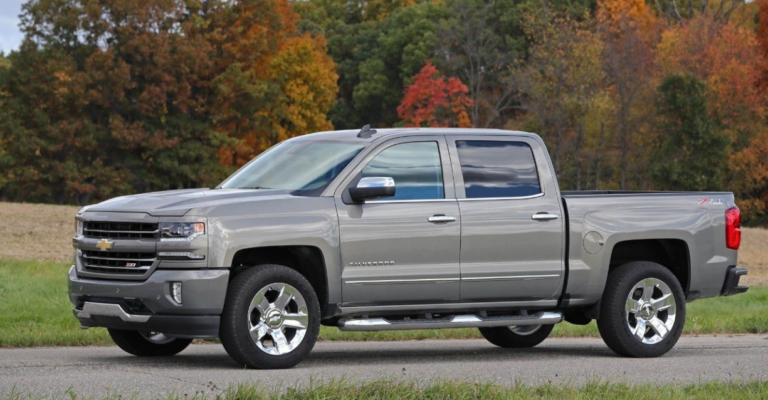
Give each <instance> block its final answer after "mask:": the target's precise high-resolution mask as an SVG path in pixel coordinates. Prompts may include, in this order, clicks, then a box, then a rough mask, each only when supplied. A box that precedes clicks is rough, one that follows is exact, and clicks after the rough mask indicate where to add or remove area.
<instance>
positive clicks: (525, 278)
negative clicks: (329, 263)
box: [344, 274, 560, 285]
mask: <svg viewBox="0 0 768 400" xmlns="http://www.w3.org/2000/svg"><path fill="white" fill-rule="evenodd" d="M556 278H560V275H555V274H553V275H513V276H477V277H470V278H424V279H380V280H368V281H346V282H344V284H345V285H391V284H397V283H446V282H456V281H518V280H522V281H532V280H538V279H556Z"/></svg>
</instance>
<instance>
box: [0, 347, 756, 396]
mask: <svg viewBox="0 0 768 400" xmlns="http://www.w3.org/2000/svg"><path fill="white" fill-rule="evenodd" d="M340 378H343V379H346V380H348V381H351V382H357V381H370V380H378V379H396V380H408V381H412V380H416V381H418V382H422V383H426V382H429V381H430V380H432V379H459V380H465V381H476V380H478V381H480V380H481V381H490V382H496V383H500V384H515V383H518V382H519V383H523V384H538V383H546V382H553V383H557V384H567V385H579V384H582V383H584V382H587V381H594V380H603V381H610V382H625V383H630V384H636V383H642V384H646V383H647V384H661V383H698V382H705V381H710V380H720V381H753V380H766V379H768V337H766V336H765V335H747V336H717V337H712V336H705V337H683V338H682V339H681V340H680V342H678V344H677V346H676V347H675V348H674V349H673V350H672V351H671V352H670V353H669V354H667V355H666V356H664V357H661V358H656V359H628V358H620V357H618V356H615V355H614V354H613V353H612V352H611V351H610V350H609V349H608V348H607V347H606V346H605V345H604V344H603V342H602V341H601V340H600V339H548V340H546V341H545V342H544V343H543V344H541V345H540V346H539V347H536V348H533V349H528V350H503V349H500V348H497V347H494V346H492V345H491V344H489V343H487V342H486V341H484V340H441V341H432V340H430V341H407V342H321V343H318V344H317V346H315V349H314V350H313V352H312V354H311V355H310V357H309V358H308V359H307V360H305V361H304V362H303V363H301V364H299V365H298V366H297V367H295V368H293V369H290V370H282V371H256V370H244V369H242V368H239V367H238V366H237V365H236V364H235V363H234V362H233V361H232V360H231V359H230V358H229V357H228V356H227V354H226V353H225V352H224V349H223V348H222V347H221V346H220V345H193V346H191V347H190V348H188V349H187V350H185V351H184V352H182V353H181V354H179V355H177V356H175V357H170V358H163V359H158V358H138V357H133V356H129V355H127V354H125V353H123V352H122V351H121V350H120V349H118V348H117V347H68V348H36V349H4V350H0V397H5V396H7V395H8V394H10V393H11V392H12V391H14V390H15V391H16V392H17V393H24V394H31V395H33V396H55V397H69V396H68V395H67V394H66V393H67V391H68V390H69V389H71V390H72V391H73V392H74V393H75V394H77V395H78V396H83V395H85V396H86V397H91V396H95V397H102V396H104V395H106V394H108V393H113V394H120V395H123V396H127V395H138V396H140V397H151V398H157V397H160V396H163V395H165V394H169V393H175V394H178V395H180V396H183V395H184V394H187V395H194V394H196V393H199V394H208V395H216V394H219V393H220V392H221V391H222V390H224V389H225V388H226V387H227V386H228V385H230V384H237V383H253V384H258V385H261V386H264V387H268V388H276V387H277V388H279V387H282V388H285V387H287V386H293V385H296V384H307V383H308V382H309V381H310V380H313V381H314V382H319V381H328V380H332V379H340ZM110 391H111V392H110Z"/></svg>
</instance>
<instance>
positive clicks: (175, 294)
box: [171, 282, 181, 304]
mask: <svg viewBox="0 0 768 400" xmlns="http://www.w3.org/2000/svg"><path fill="white" fill-rule="evenodd" d="M171 297H172V298H173V301H175V302H177V303H179V304H181V282H173V283H171Z"/></svg>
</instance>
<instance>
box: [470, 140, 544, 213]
mask: <svg viewBox="0 0 768 400" xmlns="http://www.w3.org/2000/svg"><path fill="white" fill-rule="evenodd" d="M456 149H457V150H458V152H459V162H460V163H461V173H462V176H463V177H464V190H465V192H466V197H467V198H468V199H479V198H493V197H522V196H531V195H535V194H539V193H541V186H540V185H539V174H538V173H537V171H536V162H535V161H534V159H533V151H531V146H528V145H527V144H526V143H522V142H505V141H482V140H460V141H456Z"/></svg>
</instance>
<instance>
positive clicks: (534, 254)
mask: <svg viewBox="0 0 768 400" xmlns="http://www.w3.org/2000/svg"><path fill="white" fill-rule="evenodd" d="M76 226H77V229H76V235H75V237H74V238H73V245H74V248H75V252H76V254H75V260H74V265H73V266H72V268H71V269H70V271H69V297H70V300H71V302H72V303H73V305H74V314H75V316H76V317H77V319H78V320H79V321H80V324H81V325H82V326H83V327H85V328H88V327H106V328H107V329H109V333H110V335H111V337H112V338H113V339H114V341H115V343H116V344H117V345H118V346H120V347H121V348H122V349H123V350H125V351H127V352H128V353H131V354H134V355H138V356H158V355H173V354H176V353H178V352H180V351H182V350H184V348H186V347H187V346H188V345H189V344H190V342H191V340H192V339H195V338H220V339H221V342H222V344H223V345H224V348H225V349H226V351H227V352H228V354H229V355H230V356H231V357H232V358H233V359H234V360H236V361H237V363H238V364H240V365H241V366H248V367H253V368H264V369H266V368H288V367H292V366H294V365H296V364H297V363H299V362H300V361H301V360H302V359H304V358H305V357H306V356H307V354H308V353H309V352H310V351H311V349H312V347H313V346H314V344H315V341H316V340H317V337H318V333H319V329H320V325H321V324H323V325H327V326H334V327H337V328H338V329H341V330H344V331H378V330H400V329H439V328H459V327H477V328H479V330H480V332H481V333H482V335H483V336H484V337H485V338H487V339H488V341H490V342H491V343H493V344H494V345H497V346H500V347H503V348H521V347H531V346H535V345H537V344H539V343H541V342H542V341H543V340H544V339H545V338H546V337H547V336H548V335H549V334H550V332H551V331H552V328H553V326H554V325H555V324H557V323H560V322H561V321H563V320H565V321H567V322H569V323H572V324H587V323H589V322H590V321H592V320H597V326H598V328H599V331H600V334H601V336H602V337H603V339H604V341H605V343H606V344H607V346H608V347H609V348H611V349H612V350H613V351H615V352H616V353H618V354H620V355H623V356H630V357H654V356H660V355H662V354H665V353H666V352H667V351H669V350H670V349H671V348H672V347H673V346H674V345H675V343H676V342H677V340H678V338H679V337H680V335H681V333H682V330H683V325H684V323H685V311H686V303H687V302H690V301H693V300H697V299H703V298H707V297H715V296H728V295H733V294H737V293H742V292H744V291H746V290H747V288H746V287H744V286H740V285H739V278H740V276H742V275H744V274H746V273H747V271H746V269H744V268H739V267H737V250H738V248H739V244H740V240H741V231H740V215H739V209H738V208H737V207H736V205H735V203H734V196H733V194H732V193H729V192H627V191H579V192H572V191H560V189H559V187H558V183H557V181H556V176H555V171H554V168H553V166H552V162H551V161H550V158H549V155H548V153H547V150H546V147H545V145H544V142H543V141H542V139H541V138H540V137H539V136H537V135H535V134H531V133H525V132H513V131H504V130H492V129H448V128H445V129H439V128H430V129H419V128H402V129H379V130H374V129H371V128H370V127H367V126H366V127H365V128H363V129H362V130H360V131H358V130H347V131H336V132H323V133H316V134H310V135H304V136H300V137H296V138H293V139H290V140H287V141H285V142H282V143H280V144H278V145H276V146H274V147H273V148H271V149H269V150H268V151H266V152H264V153H262V154H261V155H259V156H258V157H256V158H255V159H253V160H252V161H251V162H249V163H248V164H246V165H245V166H243V167H242V168H241V169H240V170H238V171H237V172H235V173H234V174H233V175H232V176H230V177H229V178H228V179H226V180H225V181H224V182H222V183H221V184H220V185H219V186H217V187H215V188H212V189H185V190H171V191H164V192H156V193H147V194H139V195H132V196H124V197H118V198H114V199H111V200H108V201H104V202H102V203H99V204H95V205H92V206H87V207H84V208H83V209H82V210H81V211H80V212H79V213H78V214H77V216H76Z"/></svg>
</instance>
